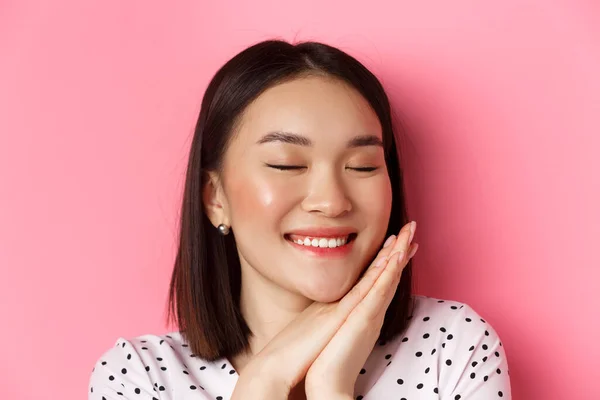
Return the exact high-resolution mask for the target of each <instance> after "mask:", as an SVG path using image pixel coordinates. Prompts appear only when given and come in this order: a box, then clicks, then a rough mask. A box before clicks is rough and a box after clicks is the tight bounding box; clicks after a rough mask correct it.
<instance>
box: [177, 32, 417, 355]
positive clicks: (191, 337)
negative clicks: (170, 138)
mask: <svg viewBox="0 0 600 400" xmlns="http://www.w3.org/2000/svg"><path fill="white" fill-rule="evenodd" d="M307 75H321V76H327V77H331V78H335V79H339V80H341V81H343V82H346V83H347V84H349V85H350V86H352V87H354V88H355V89H356V90H358V92H360V93H361V94H362V96H364V98H365V99H366V100H367V101H368V102H369V103H370V105H371V107H372V108H373V110H374V111H375V113H376V114H377V116H378V118H379V121H380V123H381V126H382V132H383V138H382V139H383V143H384V151H385V161H386V164H387V170H388V172H389V178H390V182H391V187H392V210H391V215H390V220H389V223H388V228H387V234H386V237H387V236H389V235H391V234H397V233H398V231H399V230H400V228H401V227H402V226H403V225H404V224H406V223H408V218H407V211H406V205H405V197H404V185H403V179H402V170H401V167H400V163H399V156H398V149H397V147H396V140H395V137H394V129H393V126H392V116H391V110H390V104H389V100H388V97H387V95H386V93H385V91H384V89H383V87H382V85H381V83H380V82H379V80H378V79H377V78H376V77H375V76H374V75H373V74H372V73H371V72H370V71H369V70H368V69H367V68H366V67H365V66H363V65H362V64H361V63H360V62H359V61H358V60H356V59H355V58H353V57H352V56H350V55H348V54H346V53H345V52H343V51H341V50H339V49H337V48H335V47H332V46H329V45H326V44H322V43H317V42H300V43H297V44H290V43H288V42H285V41H281V40H267V41H263V42H260V43H257V44H255V45H252V46H250V47H248V48H247V49H245V50H243V51H242V52H240V53H239V54H237V55H236V56H235V57H233V58H232V59H231V60H229V61H228V62H227V63H226V64H225V65H223V67H221V69H219V70H218V71H217V73H216V74H215V76H214V77H213V78H212V80H211V82H210V84H209V85H208V87H207V89H206V92H205V94H204V97H203V99H202V105H201V108H200V114H199V117H198V121H197V124H196V128H195V132H194V138H193V140H192V144H191V149H190V154H189V160H188V166H187V171H186V178H185V188H184V193H183V201H182V208H181V217H180V218H181V219H180V230H179V245H178V246H179V247H178V250H177V256H176V259H175V265H174V269H173V275H172V278H171V284H170V291H169V299H168V314H167V322H169V321H171V320H173V318H174V321H175V323H176V324H177V326H178V328H179V332H180V333H181V335H182V337H183V338H184V339H185V340H186V341H187V342H188V343H189V346H190V348H191V351H192V352H193V353H194V354H195V355H197V356H198V357H202V358H204V359H206V360H210V361H214V360H216V359H218V358H221V357H227V358H229V357H233V356H235V355H237V354H239V353H240V352H242V351H244V350H246V348H247V346H248V338H249V335H251V334H252V333H251V332H250V330H249V328H248V325H247V324H246V322H245V321H244V318H243V317H242V315H241V312H240V305H239V301H240V285H241V271H240V261H239V257H238V252H237V249H236V244H235V236H234V235H233V233H231V234H229V235H226V236H222V235H220V234H219V233H218V231H217V229H216V228H215V227H214V226H213V225H212V224H211V222H210V221H209V219H208V217H207V216H206V214H205V212H204V206H203V202H202V187H203V185H204V183H205V177H206V173H207V172H208V171H220V170H221V167H222V161H223V155H224V153H225V151H226V149H227V146H228V142H229V141H230V140H231V138H232V134H233V132H234V131H235V128H236V124H237V123H238V122H239V120H240V116H241V115H242V113H243V111H244V110H245V108H246V107H247V106H248V105H249V103H250V102H252V101H253V100H254V99H256V98H257V97H258V96H259V95H260V94H261V93H262V92H263V91H265V90H266V89H268V88H270V87H273V86H275V85H277V84H279V83H283V82H286V81H290V80H293V79H295V78H299V77H302V76H307ZM411 285H412V268H411V261H409V264H408V265H407V266H406V267H405V269H404V271H403V273H402V278H401V280H400V284H399V286H398V289H397V290H396V294H395V296H394V298H393V300H392V302H391V305H390V306H389V308H388V309H387V312H386V315H385V320H384V323H383V327H382V329H381V333H380V336H379V341H380V342H385V341H388V340H390V339H391V338H393V337H395V336H396V335H398V334H400V333H401V332H403V331H404V329H405V328H406V327H407V325H408V320H409V315H411V313H412V309H411V307H412V296H411V290H412V288H411Z"/></svg>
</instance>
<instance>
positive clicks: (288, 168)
mask: <svg viewBox="0 0 600 400" xmlns="http://www.w3.org/2000/svg"><path fill="white" fill-rule="evenodd" d="M266 166H267V167H269V168H274V169H279V170H281V171H291V170H298V169H302V168H306V167H303V166H301V165H277V164H266Z"/></svg>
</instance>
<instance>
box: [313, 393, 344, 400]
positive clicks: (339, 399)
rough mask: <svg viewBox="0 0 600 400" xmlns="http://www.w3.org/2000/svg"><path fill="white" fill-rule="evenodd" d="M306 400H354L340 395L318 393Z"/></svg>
mask: <svg viewBox="0 0 600 400" xmlns="http://www.w3.org/2000/svg"><path fill="white" fill-rule="evenodd" d="M307 400H354V397H353V396H352V395H349V394H341V393H319V394H318V395H317V396H314V397H313V396H309V397H307Z"/></svg>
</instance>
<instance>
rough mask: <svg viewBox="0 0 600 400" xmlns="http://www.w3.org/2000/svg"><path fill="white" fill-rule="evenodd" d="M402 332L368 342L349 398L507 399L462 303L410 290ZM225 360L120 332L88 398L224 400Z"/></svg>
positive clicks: (501, 371) (505, 379) (483, 333)
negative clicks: (407, 317)
mask: <svg viewBox="0 0 600 400" xmlns="http://www.w3.org/2000/svg"><path fill="white" fill-rule="evenodd" d="M414 299H415V309H414V312H413V315H412V317H411V318H410V323H409V326H408V328H407V330H406V331H405V332H404V333H403V334H401V335H399V336H398V337H396V338H395V339H394V340H392V341H390V342H388V343H378V344H377V345H375V347H374V348H373V351H372V352H371V354H370V355H369V357H368V359H367V361H366V363H365V365H364V367H363V369H362V370H361V371H360V374H359V375H358V378H357V380H356V385H355V392H354V397H355V399H357V400H360V399H362V400H387V399H390V400H392V399H394V400H434V399H435V400H459V399H460V400H490V399H500V398H502V399H511V389H510V380H509V371H508V362H507V358H506V353H505V351H504V347H503V346H502V342H501V341H500V338H499V336H498V334H497V333H496V331H495V330H494V328H492V326H491V325H490V324H489V323H488V322H486V321H485V320H484V319H483V318H481V316H480V315H479V314H477V312H476V311H475V310H473V308H471V307H470V306H468V305H467V304H464V303H460V302H457V301H452V300H440V299H436V298H432V297H427V296H422V295H414ZM237 379H238V374H237V372H236V371H235V369H234V368H233V367H232V365H231V363H230V362H229V361H228V360H227V359H226V358H222V359H219V360H216V361H213V362H208V361H206V360H203V359H201V358H199V357H197V356H196V355H195V354H192V353H191V351H190V348H189V346H188V344H187V343H185V341H184V340H183V339H182V337H181V335H180V334H179V333H178V332H172V333H169V334H166V335H160V336H159V335H143V336H138V337H135V338H130V339H125V338H123V337H120V338H118V339H117V341H116V344H115V345H114V346H113V347H111V348H110V349H108V350H107V351H106V352H105V353H104V354H103V355H102V356H101V357H100V358H99V359H98V360H97V362H96V364H95V366H94V368H93V371H92V373H91V376H90V380H89V387H88V399H89V400H128V399H131V400H133V399H139V400H209V399H210V400H228V399H229V398H230V397H231V394H232V393H233V389H234V387H235V384H236V382H237Z"/></svg>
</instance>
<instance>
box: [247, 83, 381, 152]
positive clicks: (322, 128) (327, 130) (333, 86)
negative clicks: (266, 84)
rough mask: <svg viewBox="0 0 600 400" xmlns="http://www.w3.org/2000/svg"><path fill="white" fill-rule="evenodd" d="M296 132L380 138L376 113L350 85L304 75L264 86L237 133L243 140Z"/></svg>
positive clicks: (314, 136)
mask: <svg viewBox="0 0 600 400" xmlns="http://www.w3.org/2000/svg"><path fill="white" fill-rule="evenodd" d="M275 130H277V131H279V130H281V131H289V132H296V133H299V134H302V135H305V136H308V137H310V138H311V139H313V140H314V141H315V142H317V143H318V142H319V139H330V140H335V139H341V140H346V139H347V138H348V137H351V136H355V135H358V134H367V133H368V134H374V135H377V136H379V137H381V127H380V123H379V120H378V118H377V115H376V114H375V112H374V111H373V110H372V108H371V107H370V105H369V103H368V102H367V100H366V99H365V98H364V97H362V95H361V94H360V93H359V92H358V91H357V90H356V89H354V88H352V87H351V86H350V85H348V84H346V83H344V82H342V81H340V80H337V79H333V78H326V77H320V76H311V77H303V78H299V79H294V80H292V81H289V82H285V83H281V84H279V85H276V86H274V87H271V88H269V89H267V90H266V91H265V92H263V93H262V94H261V95H260V96H258V97H257V98H256V99H255V100H254V101H253V102H252V103H251V104H250V105H249V106H248V107H247V109H246V110H245V112H244V115H243V116H242V119H241V121H240V125H239V130H238V133H239V134H240V135H241V136H242V137H240V139H242V140H243V141H252V140H257V139H258V138H259V137H260V136H262V135H264V134H265V133H266V132H269V131H275Z"/></svg>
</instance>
